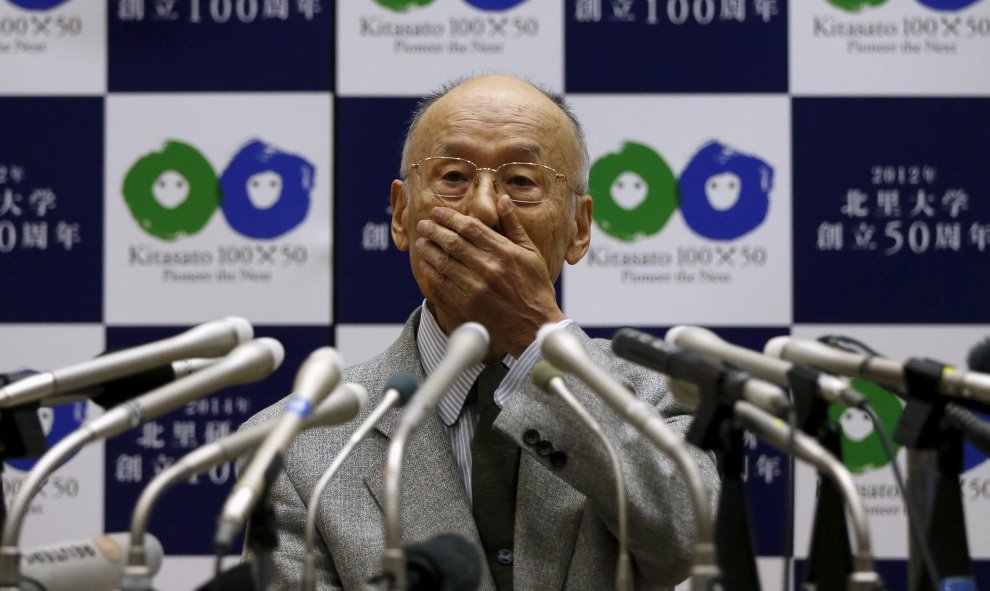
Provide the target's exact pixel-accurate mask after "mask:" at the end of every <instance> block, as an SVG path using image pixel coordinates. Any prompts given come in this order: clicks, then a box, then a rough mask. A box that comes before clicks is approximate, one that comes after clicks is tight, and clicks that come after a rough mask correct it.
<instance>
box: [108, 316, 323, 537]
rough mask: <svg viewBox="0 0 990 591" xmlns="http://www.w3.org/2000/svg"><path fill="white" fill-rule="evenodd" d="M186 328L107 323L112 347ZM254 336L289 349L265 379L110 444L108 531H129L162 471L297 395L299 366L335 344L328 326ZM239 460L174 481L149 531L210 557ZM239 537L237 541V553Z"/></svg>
mask: <svg viewBox="0 0 990 591" xmlns="http://www.w3.org/2000/svg"><path fill="white" fill-rule="evenodd" d="M181 330H182V328H180V327H154V328H149V327H126V328H124V327H108V328H107V347H108V348H111V349H115V348H124V347H132V346H135V345H139V344H142V343H146V342H149V341H153V340H156V339H162V338H165V337H168V336H171V335H174V334H176V333H178V332H180V331H181ZM255 336H256V337H262V336H267V337H272V338H275V339H277V340H278V341H279V342H280V343H282V345H283V346H285V361H284V362H283V363H282V366H281V367H280V368H279V369H278V370H277V371H276V372H275V373H274V374H272V375H271V376H270V377H268V378H266V379H265V380H263V381H261V382H258V383H255V384H248V385H243V386H234V387H231V388H226V389H224V390H221V391H220V392H217V393H215V394H213V395H212V396H209V397H206V398H203V399H200V400H198V401H195V402H191V403H189V404H187V405H185V406H184V407H182V408H180V409H179V410H176V411H174V412H171V413H169V414H167V415H165V416H163V417H160V418H158V419H156V420H154V421H151V422H148V423H145V424H144V425H142V426H140V427H138V428H137V429H133V430H131V431H128V432H127V433H125V434H123V435H120V436H119V437H115V438H113V439H110V440H109V441H107V443H106V448H105V449H106V470H105V473H104V481H105V483H106V498H107V503H106V513H105V522H106V523H105V531H108V532H110V531H127V530H128V529H130V522H131V512H132V511H133V509H134V505H135V503H136V501H137V499H138V496H140V494H141V491H142V490H144V487H145V486H147V484H148V483H149V482H150V481H151V480H152V479H153V478H154V477H155V475H156V474H158V472H160V471H161V470H162V469H163V468H165V467H167V466H169V465H171V464H172V463H174V462H175V461H176V460H177V459H179V458H181V457H182V456H184V455H185V454H187V453H189V452H190V451H192V450H193V449H194V448H195V447H197V446H200V445H204V444H206V443H209V442H211V441H213V440H215V439H216V438H219V437H222V436H223V435H224V434H225V433H228V432H233V431H234V430H236V429H237V428H238V427H239V426H240V425H241V423H242V422H244V420H245V419H247V418H248V417H250V416H251V415H253V414H255V413H256V412H258V411H259V410H261V409H263V408H265V407H266V406H268V405H270V404H272V403H274V402H275V401H277V400H279V399H281V398H283V397H285V396H287V395H289V394H290V393H292V384H293V380H294V379H295V374H296V370H297V369H298V368H299V366H300V365H301V364H302V362H303V360H304V359H305V358H306V357H307V356H308V355H309V354H310V352H312V351H313V350H314V349H317V348H319V347H323V346H327V345H332V344H333V343H332V338H331V330H330V328H329V327H324V328H320V327H312V326H306V327H288V326H280V327H255ZM236 478H237V476H236V474H235V472H234V466H233V463H228V464H225V465H223V466H221V467H218V468H216V469H214V470H211V471H210V472H207V473H205V474H203V475H201V476H199V477H197V478H194V479H193V480H192V481H187V482H185V483H183V484H180V485H178V486H176V487H175V488H174V489H172V490H170V491H168V492H167V493H165V494H164V495H163V496H162V497H161V501H160V502H159V503H158V504H157V505H156V506H155V510H154V513H153V514H152V518H151V520H150V522H149V526H148V531H150V532H151V533H153V534H154V535H156V536H157V537H158V539H159V540H161V542H162V545H163V546H164V547H165V553H166V554H168V555H169V556H172V555H177V554H212V553H213V546H212V543H213V534H214V531H215V528H216V518H217V515H219V514H220V509H221V507H222V505H223V502H224V499H226V497H227V494H228V493H229V492H230V489H231V487H232V486H233V484H234V482H236ZM239 544H240V542H237V543H235V545H233V546H232V548H231V551H233V552H237V551H238V549H239V548H240V546H239Z"/></svg>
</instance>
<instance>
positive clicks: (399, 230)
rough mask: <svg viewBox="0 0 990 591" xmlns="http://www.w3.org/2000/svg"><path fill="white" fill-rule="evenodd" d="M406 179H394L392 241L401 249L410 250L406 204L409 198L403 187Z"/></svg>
mask: <svg viewBox="0 0 990 591" xmlns="http://www.w3.org/2000/svg"><path fill="white" fill-rule="evenodd" d="M403 183H404V181H402V180H400V179H395V180H394V181H392V192H391V196H390V200H391V203H392V242H394V243H395V247H396V248H398V249H399V250H400V251H406V250H409V235H408V234H406V224H405V220H406V206H408V205H409V200H408V199H407V198H406V192H405V189H404V188H403Z"/></svg>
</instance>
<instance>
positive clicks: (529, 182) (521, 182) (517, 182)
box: [505, 175, 536, 187]
mask: <svg viewBox="0 0 990 591" xmlns="http://www.w3.org/2000/svg"><path fill="white" fill-rule="evenodd" d="M505 184H506V185H512V186H514V187H532V186H535V185H536V182H535V181H534V180H533V179H531V178H529V177H526V176H521V175H516V176H514V177H511V178H509V179H507V180H506V181H505Z"/></svg>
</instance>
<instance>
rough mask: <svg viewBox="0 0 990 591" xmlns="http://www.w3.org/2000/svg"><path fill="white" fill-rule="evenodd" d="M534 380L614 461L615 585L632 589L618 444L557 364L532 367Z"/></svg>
mask: <svg viewBox="0 0 990 591" xmlns="http://www.w3.org/2000/svg"><path fill="white" fill-rule="evenodd" d="M530 373H531V374H532V376H533V382H534V383H536V385H537V386H538V387H539V388H540V389H541V390H543V391H544V392H546V393H547V394H550V395H554V394H556V395H557V396H558V397H559V398H560V399H561V400H563V401H564V404H566V405H567V407H568V408H570V409H571V412H573V413H574V414H576V415H577V417H578V419H579V420H580V421H581V422H582V423H583V424H584V426H585V427H587V428H588V429H589V430H590V431H591V432H592V433H594V434H595V437H597V438H598V439H599V440H600V441H601V442H602V445H603V446H605V451H606V452H608V455H609V459H610V460H611V461H612V471H613V475H614V478H615V504H616V509H617V510H616V513H617V514H618V521H619V559H618V564H617V566H616V569H615V588H616V590H617V591H632V588H633V578H632V562H631V561H630V558H629V527H628V517H627V511H626V479H625V476H624V475H623V474H622V464H621V463H620V461H619V454H618V452H616V451H615V446H614V445H612V442H611V440H609V438H608V437H606V435H605V432H604V431H602V428H601V425H599V424H598V421H596V420H595V418H594V417H593V416H591V414H590V413H589V412H588V411H587V409H585V408H584V406H582V405H581V402H579V401H578V399H577V398H575V397H574V394H571V391H570V390H568V389H567V384H565V383H564V374H562V373H561V372H560V370H558V369H557V368H556V367H554V366H552V365H550V364H549V363H547V362H546V361H540V362H538V363H537V364H536V365H534V366H533V369H532V371H531V372H530Z"/></svg>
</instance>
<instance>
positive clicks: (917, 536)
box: [818, 335, 942, 591]
mask: <svg viewBox="0 0 990 591" xmlns="http://www.w3.org/2000/svg"><path fill="white" fill-rule="evenodd" d="M818 341H819V342H821V343H824V344H826V345H828V346H830V347H834V348H836V349H841V350H843V351H847V352H850V353H859V354H861V355H866V356H868V357H883V355H881V354H880V353H879V352H878V351H876V350H874V349H873V348H871V347H870V346H868V345H867V344H865V343H863V342H862V341H858V340H856V339H854V338H852V337H848V336H845V335H824V336H822V337H820V338H819V339H818ZM898 394H900V393H898ZM900 397H901V398H903V396H900ZM855 408H857V409H858V410H860V411H862V412H864V413H866V416H867V417H869V418H870V422H872V423H873V429H874V430H875V431H876V432H877V438H879V439H880V444H881V445H882V446H883V450H884V453H886V454H887V457H888V458H889V459H890V469H891V471H892V472H893V473H894V481H895V482H896V484H897V490H898V491H900V493H901V498H902V499H904V505H905V507H907V520H908V527H909V528H910V530H911V536H912V537H913V538H914V541H915V543H916V544H918V549H919V550H920V551H921V559H922V560H924V561H925V567H926V568H927V569H928V572H929V573H930V574H931V576H930V577H929V580H930V581H931V582H932V589H933V591H939V585H938V581H941V580H942V577H941V576H939V574H938V569H936V568H935V558H934V555H933V554H932V550H931V548H929V547H928V538H927V537H926V536H925V532H924V528H923V527H922V525H921V523H920V522H919V521H918V519H919V517H918V511H916V508H915V506H914V501H913V500H912V498H911V497H910V496H908V494H907V486H905V484H904V477H903V476H902V474H901V469H900V467H899V466H898V465H897V454H896V453H895V452H894V446H893V443H892V442H891V438H890V434H889V433H888V432H887V429H886V427H884V426H883V423H882V422H881V421H880V416H879V415H878V414H877V412H876V411H875V410H873V407H872V406H870V405H869V404H867V403H866V401H865V400H864V401H863V404H861V405H859V406H856V407H855Z"/></svg>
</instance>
